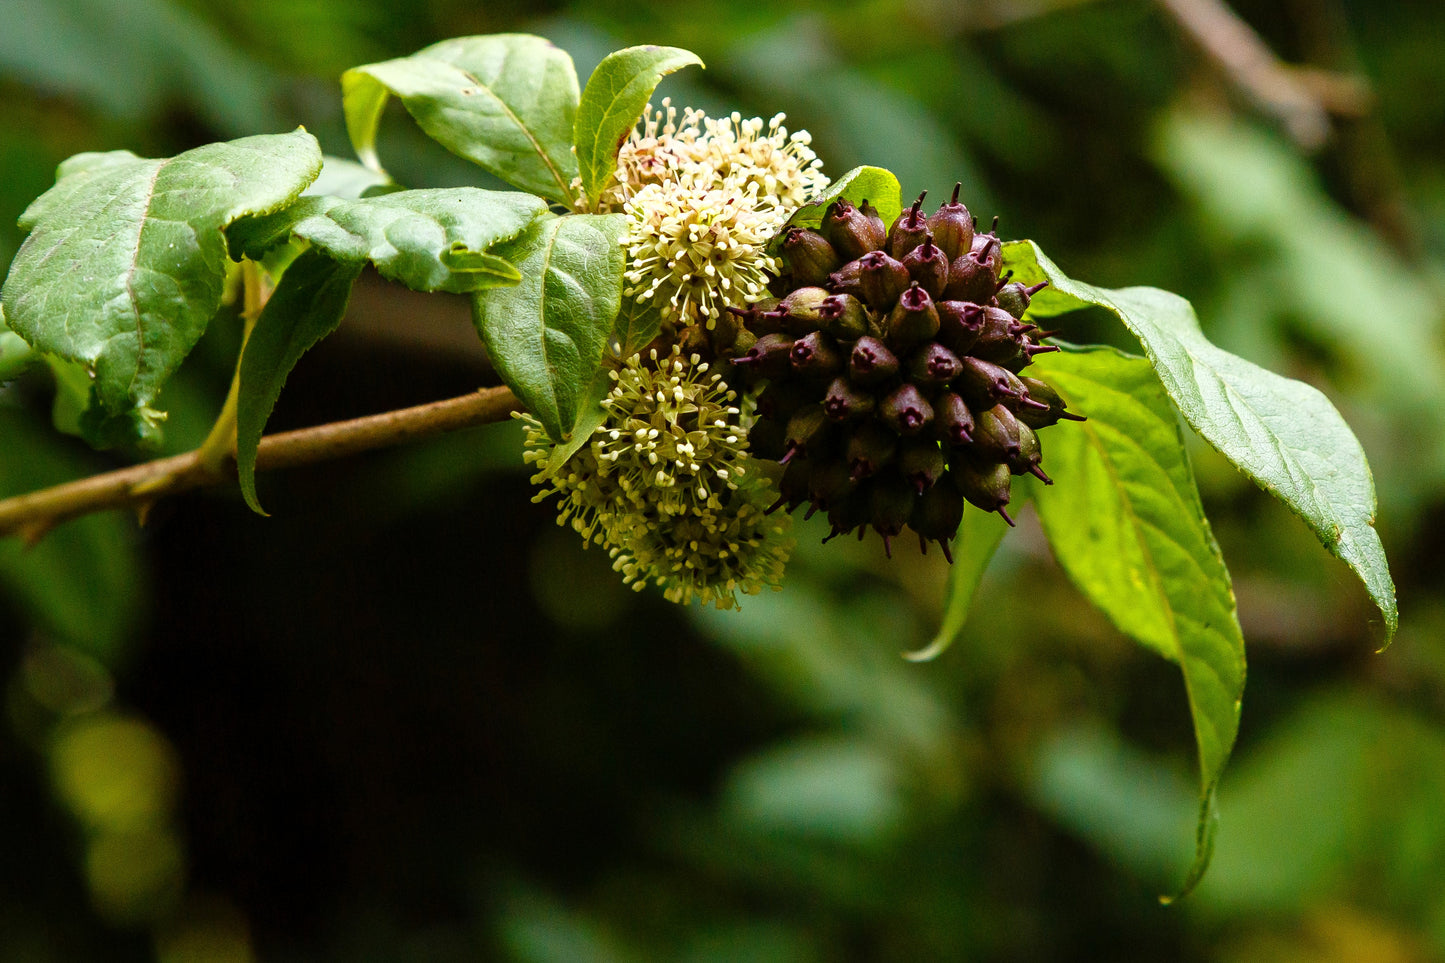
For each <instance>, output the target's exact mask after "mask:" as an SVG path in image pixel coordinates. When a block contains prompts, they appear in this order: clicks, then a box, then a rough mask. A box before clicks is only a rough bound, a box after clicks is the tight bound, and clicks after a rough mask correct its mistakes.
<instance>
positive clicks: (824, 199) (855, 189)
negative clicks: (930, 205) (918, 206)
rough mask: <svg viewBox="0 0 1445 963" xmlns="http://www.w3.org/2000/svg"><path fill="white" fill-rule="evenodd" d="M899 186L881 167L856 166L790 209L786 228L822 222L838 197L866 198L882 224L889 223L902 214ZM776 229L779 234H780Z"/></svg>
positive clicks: (855, 202)
mask: <svg viewBox="0 0 1445 963" xmlns="http://www.w3.org/2000/svg"><path fill="white" fill-rule="evenodd" d="M902 190H903V189H902V188H901V187H899V186H898V178H896V177H894V176H893V172H892V171H887V170H884V169H883V168H881V167H855V168H853V169H852V170H851V171H849V172H848V173H846V174H844V175H843V176H842V177H840V178H838V179H837V180H835V181H834V182H833V183H832V184H831V185H829V187H828V189H827V190H826V191H824V192H823V193H821V194H819V195H818V196H817V197H814V198H811V199H810V200H809V201H808V203H806V204H804V205H803V206H802V207H800V208H798V209H797V210H796V211H794V212H793V216H792V217H790V218H788V224H787V226H788V227H812V228H816V227H818V226H820V225H821V224H822V223H823V214H824V213H825V212H826V211H827V210H828V205H829V204H831V203H833V202H834V201H836V200H837V199H838V198H840V197H842V198H846V199H847V200H848V201H849V203H851V204H853V205H854V206H857V205H859V204H862V203H863V202H864V201H865V200H866V201H868V202H869V203H870V204H872V205H873V206H874V207H876V208H877V209H878V216H879V217H881V218H883V223H884V224H892V223H893V221H894V220H895V219H896V218H897V217H898V215H899V214H901V213H903V195H902ZM782 234H783V232H782V231H779V232H778V236H779V237H782Z"/></svg>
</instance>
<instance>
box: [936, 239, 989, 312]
mask: <svg viewBox="0 0 1445 963" xmlns="http://www.w3.org/2000/svg"><path fill="white" fill-rule="evenodd" d="M997 288H998V267H997V265H996V264H990V263H989V261H988V259H987V258H986V257H980V256H978V255H977V254H975V253H973V252H972V251H970V252H969V253H967V254H963V255H960V256H959V257H956V258H954V259H953V263H951V264H950V265H949V266H948V285H947V286H946V287H944V289H943V297H944V300H947V301H973V302H974V303H976V304H982V303H986V302H988V301H989V300H990V299H991V298H992V297H993V292H994V291H995V290H996V289H997Z"/></svg>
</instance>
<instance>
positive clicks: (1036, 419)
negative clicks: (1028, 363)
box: [1018, 378, 1084, 430]
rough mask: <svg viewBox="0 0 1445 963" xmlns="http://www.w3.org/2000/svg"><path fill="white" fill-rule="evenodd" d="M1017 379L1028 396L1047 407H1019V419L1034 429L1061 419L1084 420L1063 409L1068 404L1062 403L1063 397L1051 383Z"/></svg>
mask: <svg viewBox="0 0 1445 963" xmlns="http://www.w3.org/2000/svg"><path fill="white" fill-rule="evenodd" d="M1019 381H1020V382H1021V383H1022V384H1023V386H1024V390H1025V391H1027V392H1028V394H1029V397H1030V398H1032V399H1033V400H1034V401H1036V402H1039V403H1040V404H1043V405H1047V407H1046V408H1044V409H1042V410H1040V409H1037V408H1020V409H1019V412H1018V418H1019V421H1021V422H1023V423H1024V424H1026V425H1028V426H1029V427H1030V428H1033V429H1035V430H1037V429H1039V428H1048V427H1049V426H1051V425H1055V424H1058V422H1059V421H1060V420H1061V419H1067V420H1069V421H1083V420H1084V418H1083V416H1081V415H1076V414H1074V413H1072V412H1069V411H1065V410H1064V409H1066V408H1067V407H1068V405H1067V404H1065V403H1064V399H1063V398H1060V397H1059V393H1058V392H1057V391H1055V390H1054V386H1053V385H1051V384H1049V383H1048V382H1046V381H1040V380H1039V379H1037V378H1020V379H1019Z"/></svg>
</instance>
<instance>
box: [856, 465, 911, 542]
mask: <svg viewBox="0 0 1445 963" xmlns="http://www.w3.org/2000/svg"><path fill="white" fill-rule="evenodd" d="M917 501H918V494H917V492H915V491H914V490H913V485H912V484H910V483H909V481H908V479H906V478H904V477H903V476H902V475H900V474H898V473H897V472H892V471H890V472H887V473H886V474H884V475H882V476H881V477H879V478H878V479H876V480H875V481H874V482H873V484H872V485H871V486H870V487H869V491H868V514H869V520H870V521H871V522H872V523H873V530H874V531H875V532H877V533H878V534H879V535H882V536H883V551H884V554H886V555H888V556H889V557H890V558H891V557H892V556H893V550H892V546H891V544H890V539H893V538H896V537H898V536H899V535H901V534H903V527H904V526H905V525H907V524H908V519H909V518H911V517H912V515H913V505H914V503H915V502H917Z"/></svg>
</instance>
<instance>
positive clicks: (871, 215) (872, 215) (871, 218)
mask: <svg viewBox="0 0 1445 963" xmlns="http://www.w3.org/2000/svg"><path fill="white" fill-rule="evenodd" d="M858 210H859V212H860V213H861V214H862V215H863V216H864V217H866V218H867V219H868V230H869V235H868V237H869V242H870V243H872V245H873V250H875V251H876V250H879V249H880V248H882V247H883V245H885V244H887V243H888V225H887V224H884V223H883V215H881V214H879V213H878V208H876V207H874V206H873V205H872V204H869V203H868V198H866V197H865V198H863V203H862V204H859V205H858Z"/></svg>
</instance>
